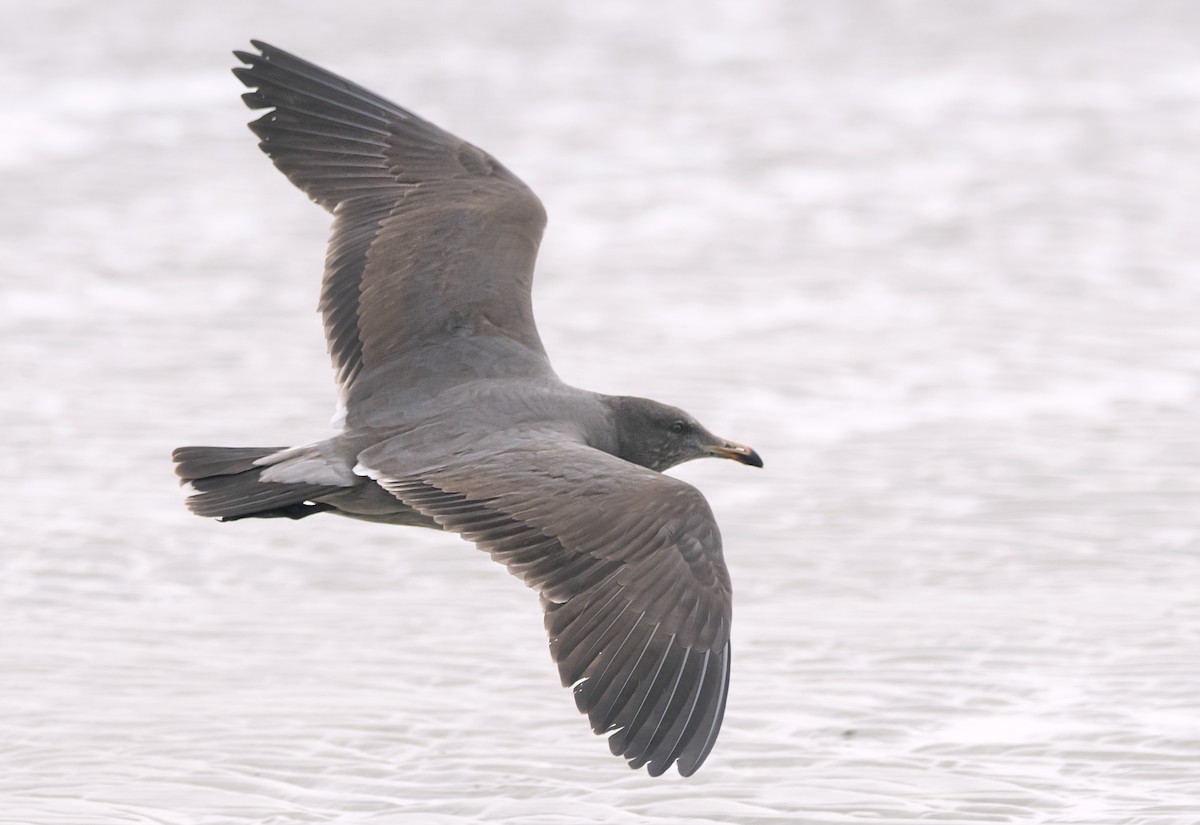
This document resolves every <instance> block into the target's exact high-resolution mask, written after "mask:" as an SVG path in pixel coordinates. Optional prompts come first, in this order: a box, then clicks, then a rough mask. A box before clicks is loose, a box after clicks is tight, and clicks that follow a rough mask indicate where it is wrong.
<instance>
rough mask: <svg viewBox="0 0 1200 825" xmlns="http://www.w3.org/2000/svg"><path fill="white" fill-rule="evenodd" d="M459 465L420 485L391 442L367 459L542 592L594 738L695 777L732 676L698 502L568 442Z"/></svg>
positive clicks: (710, 532) (421, 476)
mask: <svg viewBox="0 0 1200 825" xmlns="http://www.w3.org/2000/svg"><path fill="white" fill-rule="evenodd" d="M455 460H456V461H457V462H461V463H456V464H453V465H450V466H447V465H445V464H442V465H435V466H434V467H433V468H432V469H427V470H422V471H419V472H415V473H414V472H412V471H411V469H410V468H411V462H407V461H406V460H405V459H404V456H403V453H402V452H401V451H400V450H399V449H397V447H396V445H394V444H389V443H387V442H385V443H384V444H382V445H380V446H378V447H375V448H372V449H370V450H368V451H366V452H365V453H363V454H362V455H361V456H360V462H361V464H362V465H363V467H364V468H365V469H367V470H368V471H369V472H370V473H371V474H372V475H373V476H374V477H375V478H376V480H377V481H378V482H379V483H380V484H381V485H382V486H383V487H384V488H385V489H387V490H388V491H389V492H391V493H392V494H393V495H395V496H396V497H397V498H398V499H400V500H401V501H402V502H404V503H405V504H407V505H409V506H411V507H413V508H414V509H416V510H419V511H420V512H422V513H424V514H426V515H428V516H431V517H433V518H434V519H435V520H436V521H437V522H438V523H439V524H441V525H442V526H443V527H445V528H446V529H448V530H452V531H455V532H457V533H460V534H461V535H462V536H463V538H465V539H467V540H469V541H472V542H474V543H475V544H476V545H478V546H479V547H480V548H481V549H483V550H486V551H488V552H489V553H490V554H491V555H492V557H493V558H494V559H496V561H499V562H501V563H503V564H504V565H506V566H507V567H508V569H509V570H510V572H512V573H513V574H514V575H516V576H518V577H519V578H521V579H522V580H523V581H524V582H525V583H526V584H528V585H529V586H530V587H532V588H534V589H536V590H537V591H538V592H539V593H540V594H541V596H542V605H543V607H544V609H545V622H546V630H547V632H548V633H549V635H550V652H551V655H552V656H553V657H554V660H555V662H557V664H558V669H559V674H560V676H561V677H562V682H563V685H564V686H572V685H573V686H574V692H575V700H576V703H577V704H578V706H579V709H580V711H581V712H583V713H586V714H587V715H588V717H589V719H590V721H591V724H592V730H594V731H595V732H596V733H600V734H603V733H608V732H610V731H615V733H613V734H612V736H611V737H610V738H609V745H610V747H611V749H612V751H613V753H614V754H618V755H621V756H624V757H625V758H626V759H627V760H629V764H630V765H631V766H632V767H634V768H640V767H642V766H643V765H645V766H648V770H649V772H650V773H651V774H652V775H654V776H657V775H659V774H661V773H662V772H664V771H665V770H667V768H668V767H670V765H671V764H672V763H675V762H678V765H679V772H680V773H681V774H683V775H684V776H688V775H691V774H692V773H693V772H694V771H695V770H696V769H697V768H699V767H700V765H701V763H703V761H704V759H705V758H706V757H707V756H708V753H709V751H710V750H711V749H712V746H713V743H714V742H715V741H716V737H717V732H718V731H719V729H720V726H721V719H722V717H723V715H724V712H725V699H726V694H727V688H728V684H729V666H730V646H729V623H730V616H731V610H732V607H731V595H730V593H731V591H730V584H729V574H728V571H727V570H726V568H725V562H724V559H723V557H722V553H721V538H720V534H719V532H718V530H717V525H716V522H715V521H714V519H713V516H712V511H711V510H710V509H709V507H708V504H707V502H706V501H705V500H704V497H703V496H701V495H700V493H699V492H698V491H697V490H696V489H695V488H693V487H691V486H690V485H688V484H685V483H684V482H682V481H679V480H677V479H673V478H670V477H668V476H664V475H661V474H660V473H655V472H652V471H650V470H646V469H644V468H641V467H637V466H635V465H633V464H629V463H628V462H625V461H621V460H620V459H617V458H614V457H612V456H610V455H608V454H606V453H602V452H600V451H598V450H594V449H592V448H590V447H587V446H584V445H582V444H578V443H573V442H568V441H565V440H564V441H556V442H553V443H546V442H545V441H541V442H538V443H536V444H528V443H527V444H526V445H525V446H518V447H515V448H509V449H498V450H496V451H495V452H490V453H488V452H485V453H483V454H480V453H475V454H472V455H469V456H460V457H458V458H457V459H455ZM406 464H408V465H409V466H408V467H406Z"/></svg>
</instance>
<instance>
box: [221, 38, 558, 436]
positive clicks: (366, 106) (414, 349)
mask: <svg viewBox="0 0 1200 825" xmlns="http://www.w3.org/2000/svg"><path fill="white" fill-rule="evenodd" d="M251 42H252V43H253V45H254V46H255V47H256V48H257V49H259V51H260V52H261V54H253V53H249V52H234V54H235V55H237V57H238V58H239V59H240V60H241V61H242V62H243V63H245V64H246V66H244V67H238V68H236V69H234V70H233V71H234V74H235V75H237V77H238V79H240V80H241V81H242V82H243V83H245V84H246V85H247V86H249V87H251V88H253V89H254V91H252V92H248V93H247V94H245V95H243V99H244V100H245V101H246V104H247V105H248V106H250V108H252V109H263V108H270V109H271V110H272V111H270V112H268V113H267V114H265V115H263V116H262V117H261V118H259V119H258V120H256V121H254V122H253V123H251V124H250V128H251V129H253V130H254V133H255V134H257V135H258V136H259V138H260V139H261V143H260V144H259V146H260V147H261V148H262V150H263V151H264V152H266V153H267V154H268V155H269V156H270V157H271V160H272V161H274V163H275V166H276V167H278V168H279V170H280V171H281V172H283V173H284V174H285V175H287V177H288V179H289V180H291V181H292V183H294V184H295V185H296V186H298V187H299V188H300V189H302V190H303V191H304V192H305V193H306V194H308V196H309V197H311V198H312V199H313V200H315V201H316V202H317V203H319V204H320V205H321V206H323V207H325V208H326V209H328V210H329V211H330V212H332V213H333V214H334V216H335V221H334V225H333V234H332V237H331V239H330V242H329V253H328V257H327V258H326V266H325V279H324V283H323V286H322V290H321V302H320V309H321V312H322V314H323V316H324V320H325V334H326V337H327V338H328V341H329V352H330V356H331V358H332V360H333V365H334V369H335V371H336V374H337V381H338V385H339V388H340V390H341V393H342V399H343V403H344V404H345V405H346V406H347V407H348V411H349V420H350V423H352V424H353V423H354V418H355V416H356V413H357V412H359V411H358V410H356V407H362V405H363V404H364V403H366V402H367V401H368V399H370V398H371V397H372V395H375V394H377V393H378V390H379V388H380V387H381V386H390V387H395V386H418V385H422V384H437V385H445V384H446V383H455V382H458V381H465V380H470V379H473V378H481V377H490V376H498V375H506V376H512V375H540V374H550V367H549V364H548V362H547V360H546V354H545V350H544V349H543V348H542V343H541V340H540V338H539V337H538V333H537V328H536V326H535V325H534V320H533V309H532V305H531V301H530V287H531V284H532V281H533V267H534V260H535V258H536V257H537V250H538V245H539V243H540V241H541V237H542V230H543V228H544V227H545V224H546V214H545V211H544V210H543V208H542V205H541V202H540V201H539V200H538V199H537V197H536V196H535V195H534V194H533V192H532V191H530V189H529V187H527V186H526V185H525V184H524V183H522V182H521V180H520V179H518V178H517V177H516V176H515V175H513V174H512V173H511V172H509V171H508V170H507V169H506V168H504V166H502V165H501V164H500V163H499V162H497V161H496V160H495V159H494V158H492V157H491V156H490V155H488V154H487V153H486V152H484V151H482V150H480V149H478V148H476V147H474V146H472V145H471V144H469V143H467V142H465V141H463V140H460V139H459V138H456V137H455V136H454V135H451V134H449V133H448V132H445V131H443V130H442V129H439V128H438V127H437V126H434V125H433V124H431V123H428V122H427V121H424V120H422V119H421V118H419V117H417V116H416V115H414V114H412V113H410V112H408V111H405V110H404V109H402V108H400V107H399V106H397V105H395V104H394V103H391V102H389V101H387V100H385V99H384V98H382V97H379V96H378V95H376V94H374V93H372V92H370V91H367V90H366V89H364V88H362V87H361V86H358V85H356V84H354V83H351V82H350V81H348V80H345V79H343V78H340V77H338V76H337V75H334V74H332V73H330V72H328V71H326V70H325V69H322V68H321V67H319V66H315V65H313V64H312V63H309V62H307V61H304V60H301V59H300V58H298V57H296V56H294V55H291V54H289V53H288V52H285V51H283V50H282V49H277V48H275V47H274V46H270V45H268V44H266V43H262V42H259V41H251ZM381 406H383V405H381ZM379 414H380V412H379V411H378V410H371V411H370V412H363V413H362V414H361V415H360V418H364V419H365V418H371V417H374V418H375V420H374V421H372V422H371V423H380V422H379V420H378V415H379ZM364 423H365V422H364Z"/></svg>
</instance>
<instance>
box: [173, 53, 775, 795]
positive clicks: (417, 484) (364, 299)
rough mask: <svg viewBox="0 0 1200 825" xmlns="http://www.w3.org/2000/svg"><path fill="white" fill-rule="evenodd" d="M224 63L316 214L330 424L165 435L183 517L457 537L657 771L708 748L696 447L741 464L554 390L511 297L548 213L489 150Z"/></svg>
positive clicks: (635, 401) (680, 418) (604, 402)
mask: <svg viewBox="0 0 1200 825" xmlns="http://www.w3.org/2000/svg"><path fill="white" fill-rule="evenodd" d="M254 45H255V46H256V47H257V48H258V49H259V50H260V53H259V54H254V53H247V52H237V53H236V54H237V56H238V57H239V58H240V59H241V60H242V62H243V63H245V64H246V66H244V67H239V68H237V69H235V70H234V71H235V74H237V76H238V77H239V78H240V79H241V80H242V81H243V82H244V83H245V84H246V85H247V86H249V87H251V88H252V89H254V91H252V92H249V93H247V94H246V95H244V98H245V100H246V102H247V104H248V105H249V106H250V107H251V108H255V109H261V108H268V109H270V110H271V111H269V112H268V113H267V114H266V115H264V116H263V117H262V118H260V119H259V120H257V121H255V122H254V123H252V124H251V128H252V129H253V130H254V131H255V133H256V134H258V135H259V137H260V138H261V140H262V142H261V143H260V146H261V148H262V149H263V151H265V152H266V153H267V154H268V155H269V156H270V157H271V159H272V160H273V161H274V163H275V165H276V166H277V167H278V168H279V169H280V170H281V171H282V172H283V173H284V174H286V175H287V176H288V178H289V179H291V180H292V182H293V183H295V184H296V185H297V186H298V187H299V188H300V189H302V190H303V191H304V192H306V193H307V194H308V195H309V196H310V197H312V198H313V200H315V201H316V202H317V203H319V204H320V205H321V206H323V207H325V208H326V209H328V210H329V211H330V212H332V213H333V215H334V216H335V220H334V226H333V233H332V237H331V239H330V246H329V254H328V257H327V260H326V268H325V277H324V281H323V285H322V291H321V301H320V309H321V312H322V314H323V317H324V321H325V332H326V337H327V339H328V342H329V350H330V356H331V358H332V360H333V366H334V370H335V373H336V377H337V383H338V389H339V395H340V408H341V410H342V415H340V416H339V418H340V425H341V432H339V433H338V434H337V435H335V436H334V437H333V438H330V439H327V440H325V441H321V442H317V443H315V444H309V445H306V446H302V447H295V448H242V447H181V448H179V449H178V450H176V451H175V455H174V457H175V461H176V469H177V472H178V474H179V475H180V477H181V478H182V479H183V481H184V483H186V484H189V485H190V487H191V488H192V495H191V496H190V497H189V499H188V506H189V507H190V508H191V509H192V510H193V512H195V513H197V514H198V515H202V516H211V517H216V518H220V519H221V520H223V521H235V520H238V519H242V518H278V517H286V518H290V519H301V518H304V517H307V516H310V515H314V514H317V513H322V512H330V513H335V514H340V515H344V516H349V517H352V518H359V519H365V520H368V521H377V522H384V523H389V524H399V525H409V526H417V527H426V528H432V529H439V530H449V531H453V532H457V533H459V534H460V535H462V536H463V537H464V538H466V539H468V540H469V541H471V542H473V543H475V544H476V545H477V546H478V547H480V548H481V549H483V550H486V551H487V552H489V553H490V554H491V555H492V557H493V558H495V559H496V560H497V561H499V562H501V563H502V564H504V565H505V566H506V567H507V568H508V569H509V571H510V572H512V573H513V574H514V575H516V576H518V577H519V578H521V579H522V580H523V581H524V582H525V583H526V584H528V585H529V586H530V587H533V588H534V589H536V590H537V591H538V592H539V594H540V595H541V598H542V605H543V608H544V610H545V623H546V628H547V631H548V633H549V636H550V651H551V655H552V656H553V658H554V660H555V662H556V663H557V664H558V667H559V673H560V676H561V678H562V681H563V684H564V685H567V686H573V688H574V693H575V698H576V703H577V705H578V707H579V709H580V710H581V711H582V712H584V713H586V714H587V715H588V717H589V719H590V721H591V723H592V728H593V730H594V731H595V732H597V733H611V734H612V735H611V736H610V737H609V740H608V741H609V745H610V748H611V749H612V751H613V753H615V754H619V755H622V756H624V757H625V758H626V759H627V760H628V761H629V763H630V765H631V766H633V767H635V768H636V767H642V766H643V765H645V766H646V767H647V768H648V770H649V772H650V773H651V774H653V775H658V774H660V773H662V772H663V771H665V770H666V769H667V768H668V767H669V766H670V765H672V764H677V765H678V767H679V771H680V772H681V773H683V774H684V775H689V774H691V773H692V772H694V771H695V770H696V769H697V768H698V767H699V766H700V764H701V763H702V762H703V761H704V759H705V758H706V757H707V756H708V753H709V751H710V750H711V749H712V746H713V743H714V742H715V741H716V736H717V733H718V731H719V729H720V724H721V719H722V717H723V714H724V709H725V701H726V696H727V688H728V682H729V672H730V671H729V666H730V646H729V623H730V620H731V612H732V599H731V590H730V584H729V575H728V572H727V570H726V567H725V563H724V559H723V557H722V550H721V539H720V533H719V531H718V530H717V526H716V522H715V521H714V519H713V517H712V512H711V510H710V509H709V507H708V504H707V503H706V502H705V500H704V498H703V496H702V495H700V493H699V492H698V491H697V490H696V489H695V488H693V487H691V486H690V485H688V484H685V483H683V482H681V481H678V480H676V479H673V478H670V477H668V476H664V475H662V471H663V470H666V469H668V468H669V467H672V466H674V465H676V464H678V463H680V462H682V461H687V460H690V459H693V458H699V457H702V456H718V457H723V458H732V459H735V460H737V461H740V462H742V463H745V464H751V465H755V466H762V462H761V460H760V459H759V457H758V455H757V454H756V453H755V452H754V451H753V450H750V449H749V448H747V447H744V446H742V445H740V444H735V443H733V442H729V441H725V440H723V439H720V438H717V437H716V436H714V435H713V434H712V433H710V432H709V431H708V430H706V429H705V428H704V427H703V426H701V425H700V424H699V422H697V421H696V420H695V419H694V418H692V417H691V416H690V415H688V414H687V413H685V412H683V411H682V410H679V409H677V408H675V407H670V406H668V405H665V404H660V403H658V402H655V401H651V400H648V399H643V398H634V397H629V396H610V395H601V394H597V393H592V392H588V391H586V390H581V389H577V388H575V387H571V386H568V385H566V384H564V383H563V382H562V381H561V380H559V378H558V376H557V375H556V374H555V373H554V371H553V369H552V368H551V366H550V363H549V359H548V358H547V356H546V353H545V350H544V348H543V347H542V344H541V340H540V338H539V336H538V333H537V327H536V325H535V324H534V320H533V312H532V305H531V299H530V288H531V284H532V279H533V266H534V261H535V259H536V256H537V249H538V244H539V243H540V240H541V236H542V230H543V228H544V226H545V211H544V210H543V209H542V205H541V203H540V202H539V201H538V199H537V197H536V196H534V194H533V193H532V192H531V191H530V190H529V188H528V187H527V186H525V184H524V183H522V182H521V181H520V180H519V179H518V178H517V177H516V176H515V175H513V174H512V173H511V172H509V171H508V170H507V169H505V168H504V167H503V166H502V165H501V164H500V163H499V162H498V161H496V160H495V159H494V158H492V157H491V156H490V155H488V154H487V153H486V152H483V151H482V150H480V149H478V148H476V147H474V146H472V145H471V144H469V143H466V142H465V141H462V140H460V139H458V138H456V137H454V136H453V135H450V134H449V133H447V132H445V131H443V130H441V129H439V128H438V127H436V126H434V125H433V124H431V123H428V122H426V121H423V120H421V119H420V118H418V117H416V116H415V115H413V114H412V113H410V112H408V111H406V110H404V109H402V108H400V107H399V106H396V105H395V104H393V103H391V102H389V101H387V100H385V99H383V98H381V97H379V96H378V95H375V94H374V93H372V92H370V91H368V90H366V89H364V88H362V87H361V86H357V85H356V84H353V83H351V82H350V81H347V80H344V79H343V78H340V77H337V76H336V75H333V74H331V73H329V72H328V71H326V70H324V69H322V68H320V67H318V66H315V65H313V64H311V63H308V62H306V61H304V60H301V59H300V58H297V57H295V56H294V55H291V54H288V53H287V52H284V51H282V50H280V49H276V48H274V47H272V46H269V45H267V44H264V43H258V42H255V44H254Z"/></svg>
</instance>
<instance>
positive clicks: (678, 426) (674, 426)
mask: <svg viewBox="0 0 1200 825" xmlns="http://www.w3.org/2000/svg"><path fill="white" fill-rule="evenodd" d="M686 429H687V422H686V421H682V420H676V421H673V422H671V432H673V433H681V432H683V431H684V430H686Z"/></svg>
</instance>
